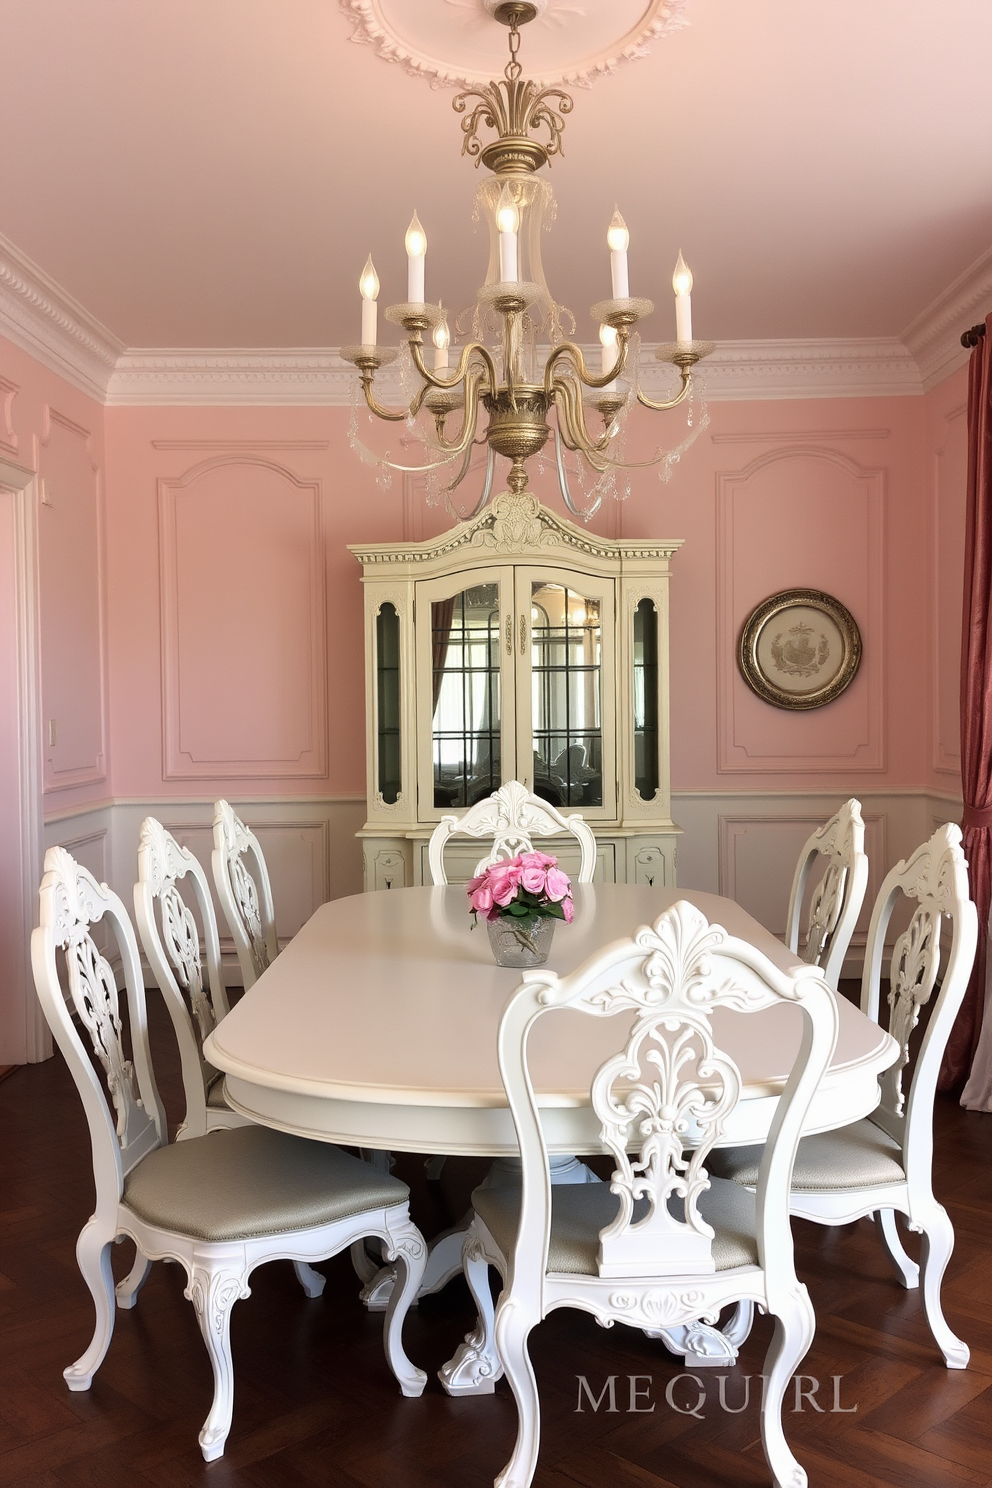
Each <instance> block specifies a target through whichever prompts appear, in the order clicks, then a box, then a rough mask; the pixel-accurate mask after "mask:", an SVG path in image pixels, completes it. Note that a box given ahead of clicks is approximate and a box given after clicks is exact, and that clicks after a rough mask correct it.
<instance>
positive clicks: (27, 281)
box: [0, 234, 124, 403]
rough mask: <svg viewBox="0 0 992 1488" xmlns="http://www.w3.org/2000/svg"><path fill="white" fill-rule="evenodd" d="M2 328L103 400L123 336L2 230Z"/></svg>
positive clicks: (54, 369)
mask: <svg viewBox="0 0 992 1488" xmlns="http://www.w3.org/2000/svg"><path fill="white" fill-rule="evenodd" d="M0 333H2V334H3V335H4V336H6V337H7V339H8V340H9V341H13V343H14V345H15V346H19V347H20V348H21V350H22V351H26V352H27V353H28V354H29V355H30V356H33V357H35V358H37V360H38V361H39V362H42V363H44V365H45V366H46V367H48V368H49V369H50V370H51V371H52V372H57V373H58V374H59V376H60V377H64V378H65V379H66V381H67V382H71V383H72V385H73V387H76V388H78V389H79V390H80V392H83V393H88V394H89V396H90V397H91V398H96V399H97V400H98V401H99V402H101V403H102V402H104V401H106V394H107V385H108V383H109V381H110V377H111V374H112V372H113V370H114V367H115V366H116V364H117V360H118V358H119V356H120V354H121V352H122V351H123V350H124V343H123V341H119V340H118V339H117V337H116V336H115V335H114V334H113V332H112V331H108V330H107V327H106V326H105V325H102V324H101V323H100V321H98V320H97V319H96V317H95V316H93V315H90V313H89V311H88V310H86V309H84V308H83V306H82V305H80V303H79V302H78V300H74V299H73V298H72V296H71V295H70V294H68V293H67V292H66V291H65V290H64V289H63V288H62V287H61V285H59V284H56V282H55V280H54V279H50V278H49V277H48V275H47V274H46V273H45V271H44V270H43V269H40V268H39V267H38V265H37V264H36V263H33V262H32V261H31V259H30V258H28V256H27V254H26V253H22V252H21V250H20V249H19V248H16V247H15V246H14V244H13V243H11V242H10V241H9V239H7V238H5V237H3V235H2V234H0Z"/></svg>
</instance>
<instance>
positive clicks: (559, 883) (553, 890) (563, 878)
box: [547, 868, 572, 904]
mask: <svg viewBox="0 0 992 1488" xmlns="http://www.w3.org/2000/svg"><path fill="white" fill-rule="evenodd" d="M571 887H572V884H571V880H570V879H569V876H568V874H567V873H563V872H562V870H561V869H560V868H549V869H548V887H547V895H548V898H549V899H550V900H551V902H552V903H553V904H556V903H558V901H559V900H562V899H564V898H565V896H566V894H567V893H568V891H569V889H570V888H571Z"/></svg>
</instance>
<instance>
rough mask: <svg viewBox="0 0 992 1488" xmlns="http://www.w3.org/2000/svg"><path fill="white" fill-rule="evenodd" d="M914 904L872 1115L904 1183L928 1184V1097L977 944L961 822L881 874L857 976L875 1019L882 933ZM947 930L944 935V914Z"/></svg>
mask: <svg viewBox="0 0 992 1488" xmlns="http://www.w3.org/2000/svg"><path fill="white" fill-rule="evenodd" d="M903 899H905V900H908V901H910V903H911V904H914V905H915V908H914V909H913V912H912V916H911V918H910V921H909V924H908V926H907V927H906V929H905V930H904V931H903V933H902V934H901V935H899V936H898V937H897V938H896V941H895V945H894V947H893V951H892V959H891V962H890V965H889V989H888V999H887V1001H888V1016H887V1024H888V1030H889V1032H890V1033H891V1035H892V1037H893V1038H894V1039H895V1040H896V1042H897V1043H898V1044H899V1047H900V1050H901V1052H900V1055H899V1057H898V1058H897V1059H896V1062H895V1064H893V1065H892V1066H891V1068H889V1069H888V1070H886V1071H885V1073H884V1074H883V1075H881V1076H880V1077H879V1084H880V1085H881V1091H882V1096H881V1101H880V1103H879V1105H878V1107H877V1109H876V1110H875V1111H874V1113H873V1115H872V1118H871V1119H872V1121H874V1122H875V1124H876V1125H877V1126H880V1127H882V1128H883V1130H885V1131H887V1132H888V1133H889V1135H890V1136H891V1137H894V1138H895V1139H896V1141H898V1142H900V1143H901V1144H902V1149H903V1167H904V1169H905V1172H906V1177H907V1179H908V1180H909V1183H910V1187H911V1188H916V1187H918V1186H920V1185H926V1186H927V1187H929V1183H930V1170H931V1165H932V1158H933V1098H934V1092H935V1090H936V1088H937V1076H938V1074H939V1072H940V1062H941V1059H942V1058H943V1054H944V1048H945V1046H946V1044H947V1039H948V1035H949V1034H950V1031H951V1028H952V1027H953V1025H954V1020H955V1018H956V1017H957V1015H958V1010H959V1009H960V1007H961V1002H962V999H963V998H964V994H965V991H966V990H967V986H968V978H969V977H970V976H971V968H972V965H973V963H974V959H975V947H976V945H977V943H978V912H977V910H976V909H975V906H974V904H973V903H972V900H971V897H970V893H969V888H968V863H967V860H966V858H965V856H964V853H963V852H962V850H961V828H960V827H957V826H954V825H953V824H951V823H948V824H947V825H946V826H943V827H941V828H940V829H939V830H938V831H936V832H935V833H934V834H933V836H932V837H931V838H930V840H929V842H925V843H924V844H923V846H922V847H918V848H917V850H916V852H914V853H913V855H912V857H910V858H908V859H904V860H903V861H902V862H899V863H897V864H896V866H895V867H894V868H893V869H892V871H891V872H890V873H889V874H887V875H886V878H885V881H884V882H883V884H882V887H881V889H880V890H879V893H878V898H877V899H876V900H875V907H874V909H873V910H872V916H871V924H870V925H869V927H868V945H867V949H866V951H865V967H864V975H863V978H862V982H861V1010H862V1012H864V1013H867V1015H868V1016H869V1017H870V1018H874V1019H875V1021H876V1022H880V1021H881V1016H880V1013H881V1008H880V1004H881V985H880V984H881V970H882V957H883V953H884V949H885V937H886V932H887V931H888V928H889V921H890V920H891V918H892V913H893V910H894V909H895V907H896V905H897V904H898V903H899V902H900V900H903ZM945 919H946V920H948V921H949V922H950V937H949V944H947V941H946V937H945V938H944V940H942V937H941V925H942V922H943V920H945ZM938 985H939V991H938V993H937V1000H936V1002H935V1003H934V1007H933V1010H932V1012H931V1014H930V1018H929V1020H928V1022H927V1026H926V1030H925V1032H924V1034H923V1039H922V1042H921V1044H920V1047H919V1051H918V1053H917V1058H916V1066H915V1069H914V1071H913V1076H912V1080H911V1082H910V1086H909V1093H908V1095H907V1093H906V1091H905V1090H904V1088H903V1085H904V1075H905V1071H906V1066H907V1064H908V1062H909V1050H910V1041H911V1038H912V1034H913V1031H914V1029H915V1028H916V1026H917V1024H918V1023H919V1020H920V1013H921V1010H922V1009H923V1008H924V1007H925V1006H926V1005H927V1003H928V1002H929V1001H930V998H931V996H932V994H933V992H934V989H935V988H936V987H938Z"/></svg>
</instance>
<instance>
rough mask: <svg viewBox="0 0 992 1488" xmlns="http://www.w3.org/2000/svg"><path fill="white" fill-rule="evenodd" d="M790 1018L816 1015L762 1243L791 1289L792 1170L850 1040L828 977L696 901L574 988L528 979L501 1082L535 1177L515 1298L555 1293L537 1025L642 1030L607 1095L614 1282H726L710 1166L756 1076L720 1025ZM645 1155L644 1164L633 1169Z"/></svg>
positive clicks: (775, 1144) (784, 1129)
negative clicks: (761, 1015) (570, 1013)
mask: <svg viewBox="0 0 992 1488" xmlns="http://www.w3.org/2000/svg"><path fill="white" fill-rule="evenodd" d="M782 1002H791V1003H794V1004H795V1005H796V1006H797V1007H798V1008H799V1009H801V1010H802V1014H803V1019H804V1023H805V1032H804V1037H803V1041H802V1048H801V1050H800V1052H799V1054H798V1055H797V1058H796V1062H795V1066H794V1068H793V1071H792V1074H791V1076H790V1078H789V1081H788V1084H787V1087H786V1090H785V1092H784V1094H783V1096H782V1097H781V1099H780V1100H779V1102H778V1108H777V1112H776V1115H775V1119H774V1121H773V1124H772V1129H771V1133H770V1136H769V1138H768V1143H767V1146H766V1148H765V1153H764V1157H763V1160H762V1165H761V1175H760V1178H759V1183H758V1202H757V1222H758V1237H757V1238H758V1248H759V1256H760V1257H761V1265H762V1266H763V1267H765V1268H766V1269H768V1268H771V1267H772V1265H773V1264H774V1267H775V1268H776V1278H777V1279H776V1284H777V1285H783V1286H784V1285H785V1284H786V1279H787V1277H788V1276H789V1275H790V1274H792V1275H793V1280H794V1273H792V1241H791V1232H790V1229H789V1218H788V1215H789V1190H790V1184H791V1178H792V1165H793V1162H794V1159H795V1152H796V1146H797V1143H798V1141H799V1133H800V1128H801V1124H802V1121H803V1118H804V1116H805V1113H806V1110H807V1108H808V1106H809V1102H810V1100H811V1099H812V1096H813V1093H814V1091H815V1089H816V1086H817V1084H818V1082H819V1080H820V1078H821V1076H822V1074H823V1071H824V1070H825V1068H826V1065H827V1062H828V1060H829V1058H830V1055H831V1053H832V1051H833V1046H834V1040H835V1038H836V1031H837V1008H836V1004H835V1001H834V998H833V995H832V993H831V991H830V989H829V988H828V986H827V984H826V982H825V981H824V978H823V976H822V973H821V972H820V971H819V970H818V968H816V967H813V966H808V967H801V968H797V969H796V970H795V971H794V972H792V973H788V972H783V971H781V970H780V969H779V968H777V967H776V966H774V965H773V964H772V963H771V962H770V961H769V960H768V959H767V958H766V957H765V956H764V955H762V953H761V952H760V951H758V950H756V949H755V948H754V947H753V946H751V945H748V944H747V942H745V941H742V940H738V939H736V938H734V937H732V936H729V935H727V933H726V931H724V930H723V929H722V928H721V927H720V926H718V925H711V924H710V923H709V922H708V921H707V920H706V918H705V916H704V915H703V914H702V913H701V911H700V910H698V909H696V908H695V907H694V906H693V905H691V904H688V903H687V902H686V901H684V900H680V901H679V902H678V903H676V904H674V905H673V906H672V907H671V908H670V909H667V910H665V912H664V913H663V914H662V915H660V916H659V918H658V919H657V920H656V921H655V923H654V924H653V925H651V926H643V927H642V928H641V929H640V930H638V931H637V933H636V934H635V935H634V936H633V937H632V938H631V939H629V940H621V941H614V942H613V944H612V945H608V946H606V947H605V948H604V949H603V950H602V951H600V952H599V953H598V954H596V955H595V956H593V957H591V958H590V959H589V960H588V961H587V962H586V963H585V965H584V966H581V967H579V968H578V969H577V970H576V971H574V972H572V973H571V974H570V975H568V976H564V977H559V976H557V975H556V974H555V973H554V972H550V971H544V970H542V971H533V972H528V973H527V974H526V975H525V977H524V980H523V984H522V985H521V987H520V988H519V989H518V991H517V992H516V993H515V994H514V996H513V998H512V999H511V1001H510V1003H509V1004H508V1006H507V1008H506V1011H505V1013H504V1015H503V1018H502V1022H501V1024H500V1031H499V1064H500V1071H501V1073H502V1076H503V1083H504V1085H505V1087H506V1093H507V1100H508V1103H509V1106H510V1111H511V1114H512V1117H513V1123H514V1127H515V1130H516V1135H517V1141H518V1144H519V1147H520V1155H521V1160H522V1168H523V1194H522V1203H521V1221H520V1228H519V1232H518V1236H517V1243H516V1248H515V1250H514V1257H513V1270H512V1273H511V1274H512V1277H513V1283H512V1284H513V1285H516V1284H517V1282H518V1281H519V1282H520V1284H521V1285H522V1286H524V1287H525V1288H526V1289H527V1290H531V1288H538V1289H539V1288H540V1278H541V1276H543V1274H544V1272H545V1270H546V1267H547V1255H548V1241H549V1233H550V1219H551V1188H550V1178H549V1171H548V1158H547V1150H546V1148H545V1143H544V1136H543V1133H542V1129H541V1123H540V1120H539V1118H538V1111H537V1104H536V1100H535V1096H534V1090H533V1085H532V1083H531V1080H530V1077H529V1075H528V1070H527V1043H528V1038H529V1036H530V1033H531V1030H532V1028H533V1026H534V1024H535V1023H536V1021H537V1019H538V1018H539V1017H541V1016H543V1015H544V1014H546V1013H548V1012H551V1011H556V1010H559V1009H562V1008H569V1009H572V1010H574V1011H577V1012H582V1013H588V1014H591V1015H593V1016H594V1017H600V1018H606V1017H611V1016H612V1015H614V1014H616V1013H627V1014H630V1013H632V1014H633V1015H634V1016H633V1026H632V1027H631V1026H630V1024H629V1022H625V1023H624V1027H625V1028H626V1029H627V1030H628V1031H627V1032H626V1033H623V1034H621V1033H620V1032H619V1030H618V1036H619V1037H622V1038H623V1043H622V1045H621V1047H620V1049H619V1051H618V1052H617V1053H616V1054H614V1055H612V1056H611V1057H610V1058H609V1059H608V1060H606V1062H605V1063H603V1064H602V1065H601V1066H600V1068H599V1069H598V1071H597V1072H596V1074H595V1077H594V1078H593V1081H592V1087H591V1104H592V1108H593V1111H594V1113H595V1116H596V1117H597V1119H598V1121H599V1123H600V1138H601V1141H602V1143H603V1146H604V1149H605V1150H606V1151H608V1152H609V1154H610V1155H611V1156H612V1158H613V1160H614V1162H615V1165H616V1166H615V1171H614V1174H613V1180H612V1183H611V1185H610V1186H611V1189H612V1191H613V1192H614V1193H615V1194H617V1195H618V1196H619V1199H620V1207H619V1210H618V1212H617V1215H616V1218H615V1219H614V1220H613V1221H612V1222H611V1223H610V1224H609V1225H607V1226H606V1227H605V1228H604V1229H603V1230H602V1231H601V1232H600V1243H599V1256H598V1268H599V1274H600V1276H604V1277H611V1276H629V1277H632V1278H633V1277H640V1278H645V1277H680V1278H686V1277H693V1276H696V1277H702V1276H705V1275H710V1274H712V1273H713V1272H714V1270H715V1266H714V1260H713V1254H712V1239H713V1233H714V1232H713V1230H712V1228H711V1226H710V1225H708V1224H707V1223H706V1221H705V1220H704V1219H703V1218H702V1216H701V1215H700V1213H699V1209H698V1204H699V1199H700V1196H701V1194H702V1193H703V1192H704V1190H705V1189H707V1188H708V1187H709V1179H708V1176H707V1172H706V1166H705V1165H706V1157H707V1154H708V1153H709V1151H710V1149H711V1147H712V1146H713V1144H714V1143H715V1142H717V1141H718V1140H719V1138H720V1136H721V1134H722V1132H723V1130H724V1126H725V1124H726V1121H727V1119H728V1117H729V1116H730V1114H731V1112H732V1111H733V1109H734V1107H735V1106H736V1104H737V1102H738V1100H739V1099H740V1096H741V1077H740V1073H739V1071H738V1070H737V1067H736V1065H735V1064H734V1062H733V1060H732V1059H731V1058H730V1057H729V1056H728V1055H727V1054H725V1053H723V1052H722V1051H721V1050H720V1049H719V1047H718V1046H717V1045H716V1044H715V1042H714V1038H713V1029H712V1016H713V1013H714V1012H715V1011H717V1010H718V1009H724V1008H726V1009H730V1010H732V1011H735V1012H741V1013H752V1012H758V1011H759V1010H761V1009H764V1008H769V1007H772V1006H774V1005H776V1004H778V1003H782ZM631 1148H639V1150H638V1151H636V1153H635V1155H633V1156H632V1155H631V1152H630V1149H631ZM690 1148H691V1149H692V1150H691V1151H688V1150H687V1149H690ZM672 1201H674V1202H672ZM673 1209H678V1210H679V1211H680V1213H678V1214H676V1213H673V1212H672V1210H673ZM642 1211H644V1212H642ZM531 1294H532V1295H533V1292H531ZM538 1295H539V1290H538Z"/></svg>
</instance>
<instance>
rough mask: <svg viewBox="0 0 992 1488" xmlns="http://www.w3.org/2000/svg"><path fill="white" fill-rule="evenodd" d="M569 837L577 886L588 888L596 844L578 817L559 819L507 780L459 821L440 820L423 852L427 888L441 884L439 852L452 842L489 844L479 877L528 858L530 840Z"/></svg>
mask: <svg viewBox="0 0 992 1488" xmlns="http://www.w3.org/2000/svg"><path fill="white" fill-rule="evenodd" d="M566 833H567V834H569V835H571V836H572V837H574V838H575V839H576V841H577V842H578V844H579V853H580V859H579V876H578V881H579V883H592V880H593V874H594V873H595V871H596V839H595V837H594V836H593V833H592V829H591V828H590V826H589V824H588V823H587V822H586V821H584V820H583V817H582V815H581V813H580V812H578V811H573V812H570V813H568V815H563V814H562V812H560V811H558V810H557V809H556V808H555V807H554V806H551V805H550V804H549V803H548V802H547V801H543V800H542V799H541V797H540V796H535V795H534V793H533V791H529V790H528V789H527V787H526V786H525V785H521V784H520V782H519V780H508V781H507V782H506V784H505V785H501V786H500V787H499V789H498V790H495V791H493V793H492V795H491V796H486V798H485V800H482V801H477V802H476V804H475V805H474V806H472V807H470V808H469V810H468V811H466V812H465V814H464V816H455V815H450V816H442V818H441V820H440V821H439V822H438V824H437V826H436V827H435V828H434V831H433V834H432V835H431V840H430V844H429V846H428V849H427V861H428V865H429V867H430V874H431V882H432V883H435V884H446V883H447V882H448V879H447V876H446V874H445V871H444V849H445V845H446V843H447V842H448V841H449V840H450V839H451V838H452V837H475V838H483V837H489V838H492V846H491V847H490V849H489V852H488V853H486V855H485V856H484V857H482V858H480V859H479V862H478V863H477V864H476V867H475V872H476V874H479V873H481V872H482V871H483V869H484V868H488V866H489V864H490V863H495V862H496V861H497V860H498V859H500V858H512V857H515V856H516V854H517V853H521V852H531V851H532V850H533V847H534V839H535V838H542V837H557V836H561V835H563V834H566Z"/></svg>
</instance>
